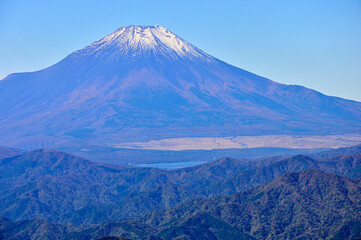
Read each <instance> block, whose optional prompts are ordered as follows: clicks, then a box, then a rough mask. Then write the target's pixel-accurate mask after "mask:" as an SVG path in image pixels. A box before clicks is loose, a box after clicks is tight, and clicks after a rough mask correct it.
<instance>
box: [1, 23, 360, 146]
mask: <svg viewBox="0 0 361 240" xmlns="http://www.w3.org/2000/svg"><path fill="white" fill-rule="evenodd" d="M305 71H307V69H305ZM360 119H361V103H359V102H355V101H350V100H345V99H341V98H337V97H329V96H325V95H323V94H321V93H319V92H317V91H314V90H311V89H307V88H304V87H301V86H295V85H283V84H279V83H276V82H273V81H271V80H268V79H266V78H263V77H260V76H257V75H255V74H253V73H250V72H247V71H245V70H242V69H240V68H237V67H234V66H231V65H229V64H227V63H225V62H223V61H221V60H219V59H217V58H215V57H212V56H210V55H209V54H207V53H205V52H203V51H201V50H200V49H198V48H197V47H195V46H193V45H191V44H190V43H188V42H186V41H185V40H183V39H181V38H180V37H178V36H176V35H175V34H173V33H172V32H170V31H169V30H167V29H165V28H163V27H161V26H154V27H153V26H146V27H143V26H129V27H122V28H120V29H118V30H116V31H115V32H113V33H111V34H109V35H108V36H106V37H104V38H102V39H101V40H99V41H96V42H94V43H92V44H90V45H89V46H86V47H85V48H83V49H80V50H78V51H75V52H73V53H72V54H70V55H69V56H67V57H66V58H65V59H63V60H61V61H60V62H59V63H57V64H55V65H53V66H51V67H48V68H46V69H43V70H40V71H36V72H30V73H16V74H11V75H9V76H8V77H6V78H5V79H4V80H2V81H0V132H1V136H2V137H1V139H0V145H8V146H14V147H20V148H23V149H34V148H39V147H42V148H43V147H57V148H60V147H69V146H79V149H81V148H86V147H87V146H107V144H116V143H121V142H129V141H148V140H154V139H161V138H169V137H199V136H239V135H267V134H291V135H295V134H296V135H299V134H303V135H307V134H319V135H323V134H344V133H360V129H361V122H360Z"/></svg>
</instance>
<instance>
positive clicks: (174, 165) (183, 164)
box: [136, 162, 206, 169]
mask: <svg viewBox="0 0 361 240" xmlns="http://www.w3.org/2000/svg"><path fill="white" fill-rule="evenodd" d="M203 163H206V162H171V163H146V164H139V165H136V166H137V167H154V168H160V169H177V168H186V167H193V166H196V165H200V164H203Z"/></svg>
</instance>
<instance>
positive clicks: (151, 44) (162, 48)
mask: <svg viewBox="0 0 361 240" xmlns="http://www.w3.org/2000/svg"><path fill="white" fill-rule="evenodd" d="M104 52H106V53H108V54H107V57H109V55H112V57H113V60H114V58H117V56H118V57H119V58H121V57H122V56H133V57H137V56H144V55H145V54H150V53H153V54H154V55H158V56H159V55H162V56H168V57H173V58H174V57H180V58H186V59H202V60H206V61H214V60H215V58H214V57H212V56H210V55H209V54H207V53H205V52H203V51H202V50H200V49H198V48H197V47H195V46H193V45H192V44H190V43H188V42H187V41H185V40H183V39H182V38H180V37H178V36H177V35H175V34H174V33H172V32H171V31H169V30H168V29H166V28H164V27H162V26H159V25H157V26H133V25H132V26H128V27H121V28H119V29H118V30H116V31H115V32H113V33H111V34H109V35H107V36H106V37H104V38H102V39H100V40H99V41H96V42H94V43H92V44H90V45H89V46H87V47H85V48H83V49H80V50H79V51H76V52H74V53H73V55H78V54H81V55H96V56H98V57H99V56H101V55H104Z"/></svg>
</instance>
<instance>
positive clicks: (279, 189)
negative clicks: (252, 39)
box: [0, 169, 361, 240]
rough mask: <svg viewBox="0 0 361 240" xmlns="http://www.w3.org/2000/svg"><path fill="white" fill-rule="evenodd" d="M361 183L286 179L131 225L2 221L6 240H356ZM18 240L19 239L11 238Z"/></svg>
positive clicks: (297, 175)
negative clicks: (118, 238) (113, 239)
mask: <svg viewBox="0 0 361 240" xmlns="http://www.w3.org/2000/svg"><path fill="white" fill-rule="evenodd" d="M360 199H361V182H360V179H354V180H351V179H348V178H346V177H343V176H338V175H335V174H331V173H324V172H321V171H319V170H312V169H309V170H302V171H300V172H292V173H287V174H285V175H282V176H279V177H277V178H275V179H273V180H272V181H269V182H267V183H266V184H263V185H261V186H259V187H258V188H255V189H252V190H249V191H244V192H238V193H236V194H233V195H230V196H226V197H216V198H211V199H197V200H190V201H187V202H184V203H182V204H180V205H178V206H176V207H174V208H172V209H167V210H162V211H153V212H149V213H147V214H145V215H143V216H141V217H138V218H135V219H133V220H132V221H123V222H119V223H109V224H104V225H98V226H94V227H91V228H86V229H79V228H74V227H71V226H66V227H65V226H62V225H59V224H51V223H48V222H46V221H43V220H30V221H23V222H15V223H13V222H11V221H10V220H8V219H4V218H3V219H0V236H3V237H6V238H8V239H16V237H19V236H21V237H22V239H34V238H36V237H42V239H43V238H44V239H45V237H48V236H49V237H51V238H56V239H94V238H101V237H104V236H122V237H127V238H131V239H159V240H160V239H164V240H167V239H222V240H223V239H224V240H226V239H350V240H351V239H357V238H358V237H360V236H361V231H360V228H359V226H360V224H361V200H360ZM11 237H15V238H11Z"/></svg>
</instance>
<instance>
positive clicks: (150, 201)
mask: <svg viewBox="0 0 361 240" xmlns="http://www.w3.org/2000/svg"><path fill="white" fill-rule="evenodd" d="M360 166H361V155H360V154H354V155H346V156H336V157H333V158H328V159H320V160H315V159H312V158H310V157H306V156H295V157H291V158H271V159H264V160H260V161H255V162H247V161H241V160H234V159H229V158H224V159H220V160H217V161H214V162H211V163H207V164H203V165H199V166H195V167H190V168H184V169H178V170H172V171H165V170H160V169H154V168H137V167H133V168H124V167H118V166H112V165H104V164H98V163H93V162H90V161H88V160H85V159H83V158H79V157H76V156H74V155H70V154H66V153H64V152H59V151H55V150H49V149H41V150H35V151H31V152H28V153H25V154H23V155H20V156H16V157H12V158H7V159H2V160H0V216H4V217H8V218H10V219H11V220H13V221H21V220H28V219H33V218H42V219H44V220H47V221H50V222H56V223H62V224H64V223H66V224H68V223H71V224H73V225H82V226H93V225H94V224H103V223H109V222H119V221H123V220H126V219H128V218H130V217H136V216H139V215H140V214H143V213H145V212H147V211H150V210H157V209H166V208H172V207H174V206H176V205H177V204H179V203H181V202H184V201H186V200H190V199H195V198H209V197H215V196H224V195H230V194H234V193H235V192H238V191H244V190H249V189H251V188H254V187H258V186H260V185H261V184H264V183H266V182H267V181H269V180H272V179H273V178H275V177H278V176H280V175H282V174H285V173H288V172H292V171H299V170H302V169H310V168H316V169H322V170H324V171H328V172H335V173H338V174H343V175H346V176H349V177H353V178H357V177H361V168H360Z"/></svg>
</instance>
